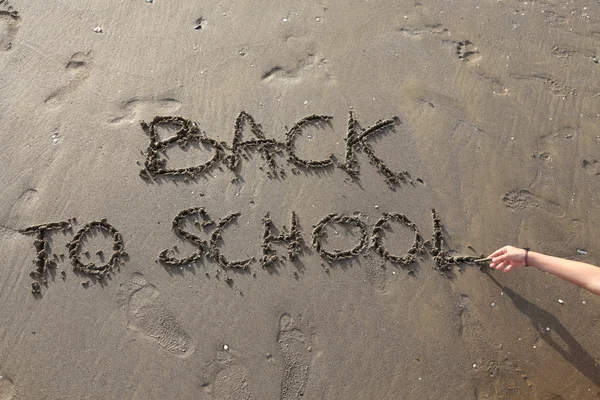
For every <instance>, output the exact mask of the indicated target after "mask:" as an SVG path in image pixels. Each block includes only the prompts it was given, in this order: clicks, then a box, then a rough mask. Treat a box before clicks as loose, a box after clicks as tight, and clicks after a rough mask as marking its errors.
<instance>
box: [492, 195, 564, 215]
mask: <svg viewBox="0 0 600 400" xmlns="http://www.w3.org/2000/svg"><path fill="white" fill-rule="evenodd" d="M502 201H504V205H505V206H506V207H508V208H512V209H513V210H519V211H524V210H526V209H528V208H539V209H540V210H544V211H546V212H549V213H550V214H553V215H556V216H563V215H564V212H563V210H562V207H561V206H560V204H558V203H555V202H553V201H550V200H548V199H545V198H543V197H541V196H536V195H534V194H532V193H531V192H530V191H529V190H526V189H522V190H511V191H510V192H508V193H506V194H505V195H504V197H503V198H502Z"/></svg>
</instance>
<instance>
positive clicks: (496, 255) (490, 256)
mask: <svg viewBox="0 0 600 400" xmlns="http://www.w3.org/2000/svg"><path fill="white" fill-rule="evenodd" d="M507 251H508V249H507V248H506V246H504V247H502V248H501V249H498V250H496V251H495V252H493V253H492V254H490V255H489V256H488V258H494V257H498V256H501V255H502V254H506V252H507Z"/></svg>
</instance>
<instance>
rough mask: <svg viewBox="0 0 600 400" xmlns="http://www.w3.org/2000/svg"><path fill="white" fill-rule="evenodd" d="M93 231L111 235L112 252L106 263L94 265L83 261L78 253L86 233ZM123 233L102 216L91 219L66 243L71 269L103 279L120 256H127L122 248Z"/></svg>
mask: <svg viewBox="0 0 600 400" xmlns="http://www.w3.org/2000/svg"><path fill="white" fill-rule="evenodd" d="M95 231H104V232H106V233H108V234H109V235H110V236H112V239H113V253H112V254H111V256H110V258H109V259H108V260H107V262H106V263H104V264H101V265H96V264H95V263H93V262H89V263H85V264H84V263H83V262H82V261H81V258H80V256H79V254H80V253H81V246H82V244H83V239H84V238H85V236H86V235H90V234H93V233H94V232H95ZM123 247H124V243H123V235H121V233H120V232H119V231H118V230H117V229H116V228H115V227H114V226H112V225H111V224H109V223H108V221H107V220H106V219H105V218H103V219H101V220H100V221H92V222H89V223H87V224H85V225H84V226H83V227H82V228H81V229H79V231H77V233H76V234H75V236H73V239H72V240H71V241H70V242H69V244H68V249H69V258H70V259H71V264H72V265H73V269H75V270H78V271H80V272H82V273H84V274H88V275H94V276H95V277H96V278H98V279H104V278H105V277H106V275H108V274H109V273H110V272H111V271H112V269H113V268H114V267H116V266H117V265H118V263H119V260H120V258H121V257H127V253H125V251H124V250H123Z"/></svg>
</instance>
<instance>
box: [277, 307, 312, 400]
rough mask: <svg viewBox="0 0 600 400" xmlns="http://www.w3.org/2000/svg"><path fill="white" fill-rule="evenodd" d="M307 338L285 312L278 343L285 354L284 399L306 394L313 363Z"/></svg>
mask: <svg viewBox="0 0 600 400" xmlns="http://www.w3.org/2000/svg"><path fill="white" fill-rule="evenodd" d="M307 340H308V339H307V338H306V336H305V335H304V333H303V332H302V331H301V330H299V329H298V328H297V327H296V324H295V322H294V320H293V319H292V317H291V316H290V315H289V314H283V315H282V316H281V317H280V318H279V333H278V335H277V344H278V346H279V350H280V351H281V354H282V355H283V379H282V382H281V399H282V400H287V399H299V398H301V397H303V396H304V391H305V386H306V383H307V382H308V378H309V376H310V367H311V363H312V357H311V352H310V350H309V349H310V344H309V343H307Z"/></svg>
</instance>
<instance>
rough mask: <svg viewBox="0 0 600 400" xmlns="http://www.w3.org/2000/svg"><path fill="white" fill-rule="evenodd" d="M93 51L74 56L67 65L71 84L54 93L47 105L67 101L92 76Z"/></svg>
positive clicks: (66, 68)
mask: <svg viewBox="0 0 600 400" xmlns="http://www.w3.org/2000/svg"><path fill="white" fill-rule="evenodd" d="M90 61H91V51H88V52H87V53H83V52H77V53H75V54H73V55H72V56H71V58H70V60H69V61H68V62H67V64H66V65H65V71H66V72H67V73H68V74H69V83H67V84H66V85H65V86H63V87H61V88H59V89H57V90H55V91H54V92H52V93H51V94H50V95H49V96H48V97H47V98H46V100H44V103H45V104H50V105H55V104H56V103H58V102H61V101H63V100H64V99H65V97H66V96H68V95H69V94H71V93H72V92H74V91H75V90H77V88H79V86H81V85H82V84H83V82H85V80H86V79H87V78H88V77H89V76H90V66H89V63H90Z"/></svg>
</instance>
